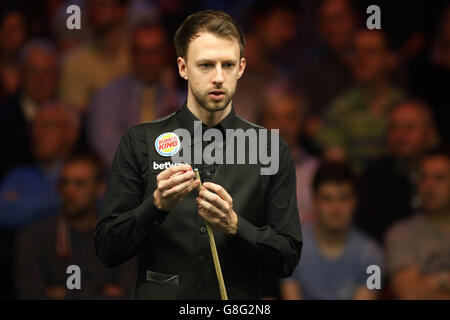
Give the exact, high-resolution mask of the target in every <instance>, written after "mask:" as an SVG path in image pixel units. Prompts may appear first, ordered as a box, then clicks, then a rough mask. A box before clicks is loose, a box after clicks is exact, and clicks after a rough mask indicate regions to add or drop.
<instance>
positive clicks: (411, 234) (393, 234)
mask: <svg viewBox="0 0 450 320" xmlns="http://www.w3.org/2000/svg"><path fill="white" fill-rule="evenodd" d="M422 227H423V216H422V214H420V213H417V214H415V215H413V216H411V217H408V218H405V219H402V220H399V221H397V222H395V223H394V224H393V225H392V226H391V227H390V228H389V229H388V231H387V233H386V241H387V242H391V241H395V240H396V239H409V238H411V239H412V238H415V236H416V235H417V231H418V230H419V229H420V228H422Z"/></svg>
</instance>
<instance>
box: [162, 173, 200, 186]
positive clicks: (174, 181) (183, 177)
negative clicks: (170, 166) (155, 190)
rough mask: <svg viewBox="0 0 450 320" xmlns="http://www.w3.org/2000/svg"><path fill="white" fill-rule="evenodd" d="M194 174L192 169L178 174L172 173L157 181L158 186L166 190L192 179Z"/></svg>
mask: <svg viewBox="0 0 450 320" xmlns="http://www.w3.org/2000/svg"><path fill="white" fill-rule="evenodd" d="M194 177H195V174H194V172H193V171H186V172H185V173H182V174H179V175H175V174H174V175H172V176H171V177H170V178H169V179H166V180H162V181H160V182H159V188H161V189H162V190H168V189H170V188H173V187H175V186H176V185H179V184H181V183H183V182H185V181H187V180H190V179H193V178H194Z"/></svg>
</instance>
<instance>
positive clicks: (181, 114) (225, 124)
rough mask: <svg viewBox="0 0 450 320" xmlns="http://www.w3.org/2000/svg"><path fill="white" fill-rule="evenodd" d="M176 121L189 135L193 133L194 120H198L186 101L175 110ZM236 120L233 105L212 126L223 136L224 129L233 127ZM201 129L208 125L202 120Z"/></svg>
mask: <svg viewBox="0 0 450 320" xmlns="http://www.w3.org/2000/svg"><path fill="white" fill-rule="evenodd" d="M177 116H178V121H179V122H180V124H181V126H182V127H183V128H185V129H187V130H188V131H189V132H190V134H191V135H194V121H201V120H199V119H198V118H197V117H196V116H195V115H194V114H193V113H192V112H191V111H190V110H189V109H188V107H187V102H186V101H185V102H184V104H183V106H182V107H181V109H180V110H179V111H178V112H177ZM235 120H236V113H235V112H234V108H233V106H231V110H230V112H229V113H228V114H227V116H226V117H225V118H223V119H222V121H221V122H219V123H218V124H216V125H215V126H214V128H216V129H219V130H220V131H221V132H222V134H224V136H225V132H226V131H225V130H226V129H234V125H235ZM202 127H203V130H205V129H207V128H208V126H207V125H206V124H204V123H203V122H202Z"/></svg>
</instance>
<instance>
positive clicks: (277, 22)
mask: <svg viewBox="0 0 450 320" xmlns="http://www.w3.org/2000/svg"><path fill="white" fill-rule="evenodd" d="M298 20H299V17H298V16H297V15H296V14H294V13H293V12H290V11H286V10H283V9H278V10H274V11H273V12H271V13H270V14H269V15H268V16H267V17H266V19H264V21H263V23H262V26H261V30H260V32H262V37H263V40H264V43H265V46H266V48H267V49H269V50H270V52H279V51H282V50H283V48H285V47H286V45H289V44H291V43H292V42H293V40H294V38H295V35H296V29H297V22H298Z"/></svg>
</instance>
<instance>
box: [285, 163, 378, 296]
mask: <svg viewBox="0 0 450 320" xmlns="http://www.w3.org/2000/svg"><path fill="white" fill-rule="evenodd" d="M313 188H314V210H315V211H314V212H315V222H314V223H306V224H304V225H303V228H302V233H303V243H304V245H303V249H302V257H301V259H300V263H299V264H298V266H297V268H296V269H295V271H294V273H293V275H292V277H291V278H288V279H285V280H284V282H283V284H282V292H283V298H284V299H336V300H341V299H375V298H376V297H377V292H376V291H373V290H369V289H368V288H367V284H366V283H367V278H368V274H367V267H368V266H370V265H378V266H380V267H381V263H382V257H381V256H382V254H381V251H380V249H379V248H378V246H377V244H376V242H375V241H373V240H372V239H371V238H369V237H368V236H366V235H365V234H364V233H362V232H361V231H359V230H358V229H356V228H355V227H353V226H352V216H353V212H354V209H355V204H356V195H355V185H354V180H353V177H352V173H351V171H350V169H349V168H348V167H347V166H346V165H345V164H340V163H325V164H323V165H322V166H321V167H319V169H318V170H317V172H316V175H315V177H314V184H313Z"/></svg>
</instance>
